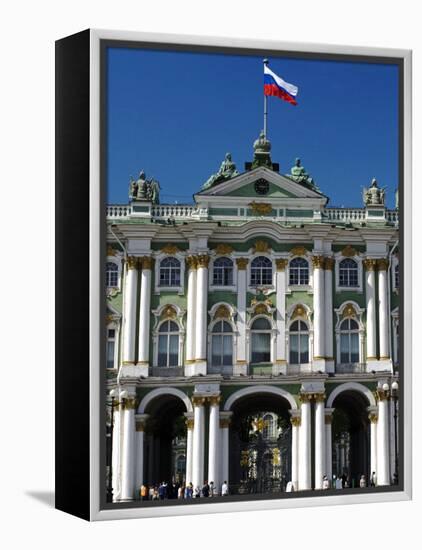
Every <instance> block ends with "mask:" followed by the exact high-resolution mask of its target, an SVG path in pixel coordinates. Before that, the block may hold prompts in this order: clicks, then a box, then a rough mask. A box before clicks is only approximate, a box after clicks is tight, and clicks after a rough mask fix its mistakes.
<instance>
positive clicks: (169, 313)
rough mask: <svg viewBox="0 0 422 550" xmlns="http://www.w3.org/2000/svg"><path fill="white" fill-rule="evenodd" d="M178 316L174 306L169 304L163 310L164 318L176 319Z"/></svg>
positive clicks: (162, 315) (162, 316)
mask: <svg viewBox="0 0 422 550" xmlns="http://www.w3.org/2000/svg"><path fill="white" fill-rule="evenodd" d="M176 317H177V312H176V309H175V308H174V306H172V305H168V306H166V307H165V308H164V309H163V311H162V312H161V318H162V319H175V318H176Z"/></svg>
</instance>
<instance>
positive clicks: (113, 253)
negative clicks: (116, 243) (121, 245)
mask: <svg viewBox="0 0 422 550" xmlns="http://www.w3.org/2000/svg"><path fill="white" fill-rule="evenodd" d="M116 254H117V250H116V249H115V248H113V247H112V246H111V245H110V244H109V245H108V246H107V256H116Z"/></svg>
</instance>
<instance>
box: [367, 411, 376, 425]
mask: <svg viewBox="0 0 422 550" xmlns="http://www.w3.org/2000/svg"><path fill="white" fill-rule="evenodd" d="M368 418H369V422H370V423H371V424H376V423H377V422H378V414H377V413H376V412H371V413H369V414H368Z"/></svg>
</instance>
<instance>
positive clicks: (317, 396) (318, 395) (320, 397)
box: [314, 393, 325, 403]
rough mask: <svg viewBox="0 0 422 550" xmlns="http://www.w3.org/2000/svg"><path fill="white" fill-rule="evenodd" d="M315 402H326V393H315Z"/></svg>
mask: <svg viewBox="0 0 422 550" xmlns="http://www.w3.org/2000/svg"><path fill="white" fill-rule="evenodd" d="M314 399H315V403H324V401H325V393H316V394H314Z"/></svg>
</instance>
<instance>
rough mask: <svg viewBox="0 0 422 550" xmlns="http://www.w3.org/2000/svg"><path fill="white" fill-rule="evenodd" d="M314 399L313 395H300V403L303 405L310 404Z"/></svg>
mask: <svg viewBox="0 0 422 550" xmlns="http://www.w3.org/2000/svg"><path fill="white" fill-rule="evenodd" d="M312 397H313V394H312V393H300V394H299V401H300V402H301V403H310V402H311V401H312Z"/></svg>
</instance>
